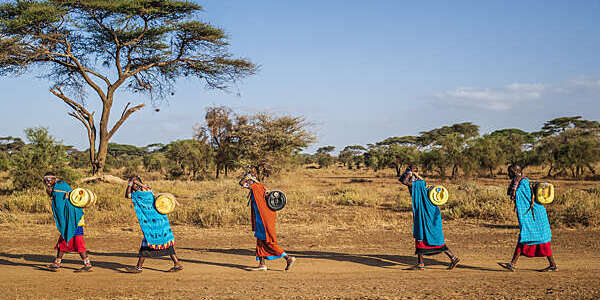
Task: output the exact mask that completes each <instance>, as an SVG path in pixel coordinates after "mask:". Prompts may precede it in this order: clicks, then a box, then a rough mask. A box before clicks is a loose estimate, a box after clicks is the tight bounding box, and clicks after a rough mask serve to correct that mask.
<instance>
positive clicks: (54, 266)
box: [47, 262, 60, 272]
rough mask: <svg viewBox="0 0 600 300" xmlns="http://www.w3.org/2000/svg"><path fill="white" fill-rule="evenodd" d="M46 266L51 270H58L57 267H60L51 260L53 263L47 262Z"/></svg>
mask: <svg viewBox="0 0 600 300" xmlns="http://www.w3.org/2000/svg"><path fill="white" fill-rule="evenodd" d="M47 267H48V269H50V270H51V271H53V272H58V269H60V264H59V263H55V262H53V263H51V264H49V265H48V266H47Z"/></svg>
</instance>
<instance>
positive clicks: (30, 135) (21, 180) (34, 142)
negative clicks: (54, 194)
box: [10, 127, 78, 190]
mask: <svg viewBox="0 0 600 300" xmlns="http://www.w3.org/2000/svg"><path fill="white" fill-rule="evenodd" d="M25 136H26V138H27V141H28V142H29V144H27V145H25V146H24V147H23V148H22V149H21V150H19V151H17V152H15V153H14V154H13V155H12V156H11V165H10V176H11V178H12V181H13V186H14V188H15V189H17V190H23V189H28V188H32V187H36V186H37V187H42V177H43V176H44V174H45V173H46V172H48V171H53V172H54V173H56V174H57V175H58V176H59V177H61V178H63V179H65V180H67V181H75V180H76V179H78V174H77V173H76V172H74V171H73V170H72V169H71V168H69V166H68V163H69V158H68V155H67V152H66V150H65V146H63V145H62V144H61V143H60V142H59V141H57V140H56V139H54V137H52V136H51V135H50V134H49V133H48V129H46V128H43V127H39V128H28V129H25Z"/></svg>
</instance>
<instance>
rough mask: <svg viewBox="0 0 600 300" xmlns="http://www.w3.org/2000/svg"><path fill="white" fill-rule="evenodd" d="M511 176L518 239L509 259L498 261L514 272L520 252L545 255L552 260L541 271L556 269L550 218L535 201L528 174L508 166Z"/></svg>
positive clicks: (528, 254)
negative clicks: (517, 223)
mask: <svg viewBox="0 0 600 300" xmlns="http://www.w3.org/2000/svg"><path fill="white" fill-rule="evenodd" d="M508 177H509V178H510V179H511V182H510V185H509V186H508V191H507V194H508V196H510V199H511V200H512V201H514V202H515V210H516V212H517V218H518V220H519V239H518V241H517V246H516V248H515V252H514V254H513V258H512V261H511V262H509V263H498V264H499V265H500V266H501V267H503V268H505V269H507V270H509V271H511V272H514V271H516V265H517V261H518V260H519V256H521V254H523V255H525V256H526V257H546V258H547V259H548V263H549V264H550V265H549V266H548V267H547V268H545V269H542V270H540V271H541V272H552V271H557V270H558V268H557V267H556V263H555V262H554V258H553V257H552V249H551V247H550V241H551V239H552V232H551V231H550V223H549V222H548V214H547V213H546V208H544V206H543V205H541V204H539V203H536V202H535V197H533V190H532V188H531V184H530V181H529V178H527V177H525V176H523V172H522V171H521V167H520V166H519V165H511V166H510V167H508Z"/></svg>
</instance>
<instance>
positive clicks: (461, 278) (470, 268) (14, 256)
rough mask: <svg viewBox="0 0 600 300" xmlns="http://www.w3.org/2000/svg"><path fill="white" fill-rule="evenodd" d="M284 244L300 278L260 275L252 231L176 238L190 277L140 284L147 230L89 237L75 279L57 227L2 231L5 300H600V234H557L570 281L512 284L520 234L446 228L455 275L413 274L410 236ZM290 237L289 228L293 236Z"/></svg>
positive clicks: (146, 278) (338, 232)
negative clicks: (507, 266) (54, 265)
mask: <svg viewBox="0 0 600 300" xmlns="http://www.w3.org/2000/svg"><path fill="white" fill-rule="evenodd" d="M281 227H282V228H280V234H279V240H280V243H281V244H282V246H283V247H284V248H285V249H287V250H288V252H289V253H290V254H292V255H294V256H296V257H297V258H298V261H297V264H296V265H295V266H294V268H293V269H292V270H291V271H290V272H284V271H283V268H284V266H285V263H284V261H283V260H277V261H272V262H270V264H269V267H270V268H271V269H270V270H269V271H267V272H260V273H256V272H249V271H246V270H245V268H246V267H248V266H253V265H255V264H256V261H255V258H254V257H253V247H254V240H253V239H252V237H251V235H250V233H249V232H248V228H246V227H240V228H229V229H213V230H206V229H198V228H194V227H175V228H174V231H175V236H176V239H177V253H178V256H179V257H180V258H181V260H182V262H183V264H184V267H185V269H184V270H183V271H182V272H179V273H167V272H166V270H168V269H169V268H170V267H171V262H170V260H169V259H166V258H163V259H152V260H147V262H146V265H145V270H144V272H143V273H141V274H127V273H124V272H123V269H124V268H125V267H127V266H131V265H133V264H135V262H136V253H137V247H138V246H139V242H140V236H141V235H140V232H139V229H138V228H136V227H123V228H121V227H119V228H88V229H87V233H86V235H87V237H86V241H87V246H88V248H89V250H90V253H91V257H92V260H93V263H94V265H95V267H94V271H93V272H89V273H83V274H82V273H74V272H73V270H74V269H76V268H78V267H80V265H81V263H80V259H79V257H78V255H76V254H68V255H67V256H66V261H65V263H64V268H63V269H62V270H60V271H59V272H50V271H47V270H45V269H44V266H45V265H47V264H48V263H50V262H51V261H52V260H53V257H54V250H53V245H54V243H55V241H56V238H57V236H58V234H57V232H56V229H55V228H54V227H53V226H49V225H36V226H33V227H29V228H20V229H15V228H14V225H13V226H11V227H9V226H8V225H4V226H0V237H1V240H2V244H3V250H1V252H0V279H1V280H0V291H2V294H3V295H2V296H1V298H3V299H59V298H60V299H105V298H110V299H142V298H143V299H166V298H188V299H189V298H194V299H213V298H220V299H222V298H225V299H313V298H332V299H356V298H358V299H396V298H413V299H415V298H446V299H448V298H500V299H506V298H549V299H566V298H578V299H582V298H587V299H594V298H595V299H598V298H599V297H600V254H599V253H600V251H599V250H600V231H597V230H596V231H595V230H589V229H581V230H573V229H560V230H554V237H553V251H554V254H555V257H556V260H557V263H558V265H559V268H560V270H559V272H555V273H540V272H536V271H535V270H536V269H541V268H543V267H545V266H546V264H547V262H546V260H545V259H543V258H536V259H526V258H522V259H521V261H520V262H519V271H518V272H516V273H510V272H506V271H503V270H502V269H500V268H499V267H498V266H497V262H500V261H507V260H508V259H510V256H511V254H512V250H513V247H514V243H515V239H516V234H517V229H516V228H515V227H514V226H512V225H503V224H487V223H465V222H457V221H454V222H446V223H445V228H446V241H447V243H448V245H449V247H450V249H451V250H452V251H454V252H455V253H456V254H458V255H459V256H460V257H461V259H462V262H461V264H460V265H459V266H458V267H457V268H456V269H455V270H453V271H447V270H446V265H447V263H448V259H447V257H446V256H444V255H443V254H442V255H437V256H433V257H430V259H427V261H426V264H427V270H425V271H413V270H407V268H408V267H409V266H411V265H412V264H414V262H415V258H414V256H413V252H414V249H413V241H412V239H411V234H410V231H409V227H408V226H406V228H404V227H405V226H403V228H401V229H398V228H381V229H378V230H371V231H365V230H360V229H359V228H355V229H340V228H313V227H310V226H291V225H289V226H281ZM283 227H285V228H283Z"/></svg>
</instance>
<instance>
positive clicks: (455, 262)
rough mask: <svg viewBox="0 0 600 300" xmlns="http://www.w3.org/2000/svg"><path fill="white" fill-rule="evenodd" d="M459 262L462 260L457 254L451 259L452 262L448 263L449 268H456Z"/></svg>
mask: <svg viewBox="0 0 600 300" xmlns="http://www.w3.org/2000/svg"><path fill="white" fill-rule="evenodd" d="M459 262H460V258H458V256H455V257H454V258H453V259H452V260H451V261H450V264H449V265H448V270H452V269H454V268H456V265H458V263H459Z"/></svg>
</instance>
